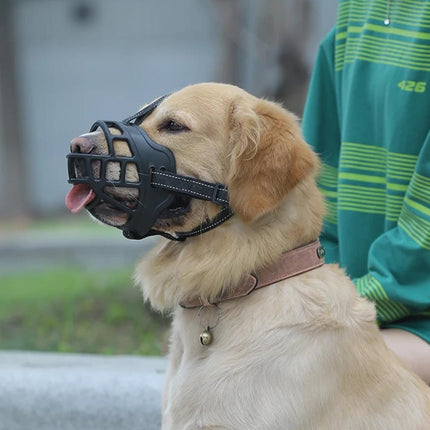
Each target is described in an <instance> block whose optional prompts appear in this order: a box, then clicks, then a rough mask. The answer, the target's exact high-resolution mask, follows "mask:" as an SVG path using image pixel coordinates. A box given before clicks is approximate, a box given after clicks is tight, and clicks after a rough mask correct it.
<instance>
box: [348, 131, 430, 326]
mask: <svg viewBox="0 0 430 430" xmlns="http://www.w3.org/2000/svg"><path fill="white" fill-rule="evenodd" d="M354 282H355V284H356V286H357V290H358V292H359V293H360V294H361V295H362V296H365V297H368V298H369V299H371V300H372V301H374V302H375V303H376V308H377V313H378V321H379V323H380V324H381V325H382V326H384V325H385V324H388V323H390V322H392V321H397V320H400V319H402V318H404V317H406V316H409V315H412V314H413V315H414V316H416V317H424V318H428V319H429V320H430V132H429V134H428V136H427V139H426V141H425V142H424V145H423V147H422V149H421V152H420V154H419V157H418V160H417V164H416V167H415V172H414V174H413V176H412V179H411V182H410V184H409V186H408V189H407V192H406V194H405V198H404V201H403V205H402V210H401V213H400V217H399V219H398V222H397V226H396V227H395V228H393V229H391V230H389V231H387V232H386V233H384V234H382V235H381V236H379V237H378V238H377V239H376V240H375V241H374V242H373V243H372V246H371V247H370V250H369V254H368V273H366V274H365V275H364V276H362V277H360V278H358V279H355V280H354ZM411 331H412V330H411Z"/></svg>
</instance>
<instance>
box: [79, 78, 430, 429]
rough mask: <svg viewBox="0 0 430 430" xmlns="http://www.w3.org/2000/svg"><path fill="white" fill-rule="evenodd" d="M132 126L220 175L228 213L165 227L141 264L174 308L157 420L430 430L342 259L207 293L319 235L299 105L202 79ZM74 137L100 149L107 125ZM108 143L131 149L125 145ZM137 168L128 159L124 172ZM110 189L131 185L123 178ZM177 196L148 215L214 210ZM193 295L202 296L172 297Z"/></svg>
mask: <svg viewBox="0 0 430 430" xmlns="http://www.w3.org/2000/svg"><path fill="white" fill-rule="evenodd" d="M141 127H143V128H144V129H145V130H146V132H147V133H148V135H149V136H150V137H151V138H152V139H153V140H154V141H156V142H158V143H159V144H161V145H165V146H166V147H168V148H169V149H170V150H171V151H172V152H173V153H174V156H175V158H176V164H177V172H178V173H179V174H181V175H186V176H191V177H194V178H199V179H201V180H204V181H208V182H211V183H216V182H218V183H223V184H226V185H227V186H228V191H229V197H230V204H231V207H232V210H233V213H234V215H233V217H232V218H230V219H229V220H228V221H226V222H224V223H222V224H220V225H219V226H217V227H216V228H214V229H212V230H211V231H208V232H206V233H204V234H202V235H199V236H196V237H191V238H188V239H186V240H185V241H183V242H175V241H169V240H167V239H164V238H161V239H160V241H159V243H158V245H156V246H155V248H154V249H153V250H152V251H151V252H150V254H149V255H147V256H146V257H145V258H144V260H143V261H142V262H141V263H140V264H139V265H138V266H137V269H136V273H135V280H136V282H137V283H138V284H139V286H140V287H141V289H142V291H143V295H144V297H145V299H147V300H149V301H150V302H151V304H152V306H153V307H154V308H156V309H158V310H160V311H162V312H171V313H172V315H173V323H172V331H171V337H170V353H169V370H168V374H167V377H166V383H165V389H164V396H163V405H162V414H163V429H165V430H168V429H169V430H170V429H175V430H191V429H237V430H254V429H255V430H429V429H430V389H429V387H427V386H426V385H425V383H424V382H423V381H422V380H420V379H419V378H418V377H417V376H415V375H414V374H412V373H411V372H409V371H408V370H407V369H406V368H405V366H404V365H403V364H402V363H401V362H400V361H399V359H398V358H397V357H396V356H395V355H394V354H393V353H392V352H391V351H390V350H389V349H388V348H387V347H386V345H385V343H384V341H383V339H382V337H381V334H380V331H379V329H378V327H377V324H376V322H375V321H376V315H375V307H374V305H373V304H372V303H370V302H368V301H367V300H365V299H364V298H361V297H360V296H359V295H358V294H357V292H356V290H355V288H354V285H353V283H352V281H351V280H350V279H349V278H348V277H347V276H346V275H345V273H344V272H343V270H341V269H340V268H339V267H338V266H336V265H322V266H321V267H318V268H315V269H313V270H309V271H307V272H305V273H302V274H299V275H297V276H293V277H290V278H288V279H285V280H282V281H279V282H275V283H273V284H271V285H269V286H266V287H265V288H260V289H258V290H255V291H253V292H252V293H250V294H248V295H246V296H244V297H240V298H233V299H231V300H225V301H223V302H221V303H219V304H218V305H217V306H211V305H210V304H211V303H214V302H216V301H217V298H219V297H220V296H222V295H225V294H229V293H230V292H232V291H234V289H235V287H236V286H237V285H239V284H240V283H241V281H242V280H243V279H245V278H246V277H247V276H248V275H249V274H251V273H258V271H260V270H262V268H265V267H272V266H273V267H276V264H277V261H278V260H279V259H280V258H281V256H282V255H283V253H285V252H287V251H290V250H294V249H296V248H298V247H301V246H303V245H306V244H309V243H311V242H313V241H315V240H317V238H318V236H319V234H320V231H321V225H322V217H323V215H324V201H323V198H322V196H321V194H320V192H319V191H318V189H317V186H316V182H315V177H316V175H317V174H318V169H319V161H318V158H317V156H316V155H315V154H314V153H313V151H312V150H311V148H310V147H309V146H308V145H307V144H306V143H305V142H304V140H303V138H302V135H301V131H300V127H299V125H298V123H297V121H296V118H295V117H294V115H292V114H291V113H289V112H288V111H286V110H285V109H283V108H282V107H281V106H280V105H278V104H276V103H273V102H269V101H266V100H262V99H259V98H256V97H254V96H252V95H250V94H248V93H246V92H245V91H243V90H241V89H239V88H237V87H234V86H231V85H224V84H215V83H205V84H197V85H192V86H189V87H186V88H184V89H182V90H180V91H178V92H176V93H173V94H172V95H170V96H168V97H167V98H165V99H164V100H163V101H162V102H161V103H160V105H159V106H158V107H157V108H156V109H155V110H154V111H153V112H152V113H151V114H150V115H149V116H148V117H147V118H145V119H144V121H143V122H142V124H141ZM83 136H84V137H85V138H86V139H91V140H92V142H94V145H95V149H94V148H92V150H94V151H98V152H99V153H104V151H106V142H105V140H104V136H103V134H102V133H100V132H98V131H95V132H93V133H90V134H85V135H83ZM117 151H118V153H123V154H125V155H127V153H129V149H128V148H127V144H126V143H125V142H123V145H122V147H121V145H120V144H118V148H117ZM117 167H118V166H117ZM94 168H95V167H94ZM108 175H111V176H112V177H116V176H118V171H117V168H114V166H113V167H112V168H111V169H110V170H109V171H108ZM136 175H137V172H136V170H135V169H133V168H132V167H131V168H127V178H128V179H129V180H135V179H136ZM109 192H110V193H111V195H112V196H114V197H115V198H118V199H121V200H127V199H129V200H130V201H132V200H133V199H134V198H136V195H134V194H133V192H134V191H133V190H131V191H130V189H125V188H124V189H121V187H120V188H114V187H112V189H111V190H110V191H109ZM182 209H183V210H174V211H170V212H169V211H166V213H163V216H162V217H160V219H159V220H157V222H156V223H155V225H154V228H155V229H157V230H160V231H164V232H167V233H170V234H174V233H175V232H185V231H190V230H192V229H194V228H195V227H198V226H199V225H200V224H201V223H202V222H204V221H205V220H207V219H213V218H214V217H215V216H216V215H217V213H218V212H219V211H220V208H219V206H217V205H215V204H214V203H212V202H210V201H203V200H197V199H189V202H188V206H187V207H186V208H182ZM93 213H94V214H95V216H96V217H97V218H99V219H100V220H102V221H103V222H105V223H107V224H110V225H114V226H117V227H121V225H123V224H124V223H125V222H126V220H127V214H124V213H120V212H118V211H112V210H110V209H109V208H108V207H103V203H102V204H100V208H99V209H97V208H96V209H95V210H94V212H93ZM196 298H197V299H199V300H200V301H201V303H202V306H197V307H192V308H184V307H182V306H181V305H180V304H181V303H182V304H183V303H188V302H190V301H192V300H194V299H196ZM203 335H207V336H208V337H209V339H208V342H207V344H206V345H204V344H202V343H201V339H200V337H201V336H203ZM210 341H211V342H210Z"/></svg>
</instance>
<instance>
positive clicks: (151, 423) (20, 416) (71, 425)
mask: <svg viewBox="0 0 430 430" xmlns="http://www.w3.org/2000/svg"><path fill="white" fill-rule="evenodd" d="M165 369H166V359H164V358H160V357H135V356H114V357H111V356H98V355H83V354H56V353H32V352H4V351H3V352H0V430H135V429H136V430H156V429H157V430H158V429H160V425H161V418H160V404H161V393H162V385H163V379H164V375H165Z"/></svg>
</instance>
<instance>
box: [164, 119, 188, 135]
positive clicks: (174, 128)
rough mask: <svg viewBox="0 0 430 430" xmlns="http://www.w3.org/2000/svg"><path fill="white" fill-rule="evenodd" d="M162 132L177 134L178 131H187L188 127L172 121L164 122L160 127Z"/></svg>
mask: <svg viewBox="0 0 430 430" xmlns="http://www.w3.org/2000/svg"><path fill="white" fill-rule="evenodd" d="M161 129H162V130H166V131H170V132H173V133H174V132H178V131H186V130H189V128H188V127H186V126H185V125H183V124H180V123H179V122H177V121H174V120H168V121H166V122H165V123H164V124H163V126H162V127H161Z"/></svg>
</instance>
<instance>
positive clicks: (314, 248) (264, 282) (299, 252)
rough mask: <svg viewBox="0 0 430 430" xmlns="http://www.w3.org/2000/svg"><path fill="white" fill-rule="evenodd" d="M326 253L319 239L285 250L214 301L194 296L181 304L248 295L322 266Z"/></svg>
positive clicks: (187, 305) (190, 305) (189, 305)
mask: <svg viewBox="0 0 430 430" xmlns="http://www.w3.org/2000/svg"><path fill="white" fill-rule="evenodd" d="M324 254H325V251H324V247H323V246H322V245H321V243H320V242H319V240H316V241H315V242H311V243H309V244H307V245H304V246H301V247H299V248H295V249H293V250H291V251H288V252H285V253H284V254H282V256H281V258H280V259H279V260H278V261H277V262H276V263H274V264H272V265H270V266H268V267H264V268H262V269H260V270H257V271H256V272H255V273H251V274H249V275H247V276H246V277H245V278H244V279H243V281H242V282H240V283H239V285H237V286H236V287H235V288H234V289H232V290H227V291H226V292H225V293H224V294H223V295H222V296H220V297H217V298H216V300H214V302H213V303H208V302H205V301H204V300H202V299H201V298H200V297H194V298H191V299H189V300H184V301H183V302H181V303H180V305H181V306H182V307H183V308H185V309H193V308H199V307H201V306H208V305H216V304H218V303H221V302H225V301H226V300H232V299H237V298H239V297H244V296H247V295H248V294H251V293H252V292H253V291H255V290H257V289H259V288H263V287H267V286H268V285H272V284H275V283H276V282H279V281H282V280H284V279H288V278H292V277H293V276H296V275H300V274H301V273H304V272H308V271H310V270H313V269H316V268H317V267H321V266H322V265H323V264H324Z"/></svg>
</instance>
